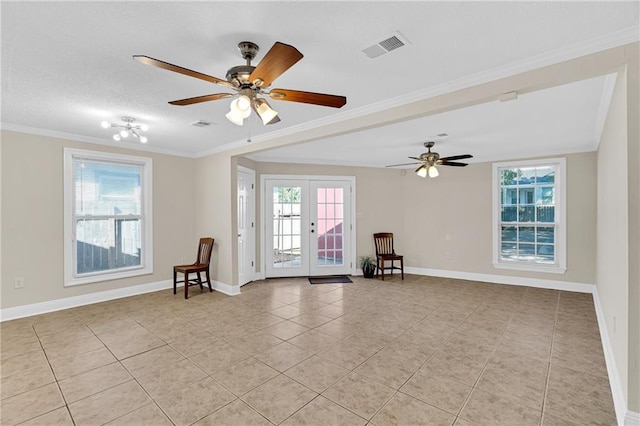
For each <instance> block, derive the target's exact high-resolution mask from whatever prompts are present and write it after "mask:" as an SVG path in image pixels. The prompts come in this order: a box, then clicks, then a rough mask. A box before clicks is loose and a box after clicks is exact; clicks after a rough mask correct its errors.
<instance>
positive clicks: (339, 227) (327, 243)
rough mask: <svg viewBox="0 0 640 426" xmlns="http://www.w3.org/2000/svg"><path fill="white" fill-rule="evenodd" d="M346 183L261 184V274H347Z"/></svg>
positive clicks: (348, 183) (292, 181) (348, 204)
mask: <svg viewBox="0 0 640 426" xmlns="http://www.w3.org/2000/svg"><path fill="white" fill-rule="evenodd" d="M351 187H352V181H351V180H320V179H266V180H265V185H264V188H265V192H264V197H265V222H264V223H265V225H266V226H265V234H266V235H265V236H266V238H265V242H264V243H265V257H264V258H265V261H266V265H265V266H266V267H265V274H266V276H267V277H293V276H307V275H311V276H318V275H341V274H349V273H350V272H351V267H352V259H351V234H352V226H351Z"/></svg>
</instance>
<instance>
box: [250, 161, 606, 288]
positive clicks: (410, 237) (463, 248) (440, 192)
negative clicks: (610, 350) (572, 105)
mask: <svg viewBox="0 0 640 426" xmlns="http://www.w3.org/2000/svg"><path fill="white" fill-rule="evenodd" d="M595 158H596V157H595V153H584V154H572V155H569V156H567V181H568V188H567V189H568V190H567V192H568V194H569V196H568V200H567V222H568V223H569V229H568V232H567V247H568V248H567V272H566V273H565V274H545V273H534V272H521V271H511V270H498V269H495V268H494V267H493V264H492V256H491V254H492V228H491V223H492V204H491V173H492V169H491V164H490V163H481V164H473V165H471V166H469V167H466V168H464V169H461V168H457V169H449V168H446V167H441V168H440V169H441V176H440V177H439V178H437V179H422V178H419V177H417V176H416V175H415V174H414V173H413V172H411V171H408V172H407V173H406V175H404V176H403V174H402V171H401V170H390V169H375V168H364V167H344V166H321V165H297V164H284V163H255V164H256V171H257V174H258V179H259V176H260V175H262V174H299V175H304V174H307V175H342V176H355V177H356V186H357V190H356V232H357V235H356V238H357V255H358V256H361V255H365V254H372V253H373V251H374V250H373V239H372V235H373V233H374V232H384V231H389V232H393V233H394V234H395V239H396V251H397V252H398V253H401V254H403V255H404V256H405V266H412V267H416V268H433V269H442V270H449V271H460V272H472V273H482V274H493V275H508V276H520V277H531V278H541V279H551V280H558V281H569V282H579V283H589V284H593V283H595V256H596V254H595V253H596V248H595V240H596V236H595V233H594V229H595V224H596V217H595V205H596V199H595V191H594V190H593V188H594V187H595V173H594V171H595ZM447 238H448V239H447Z"/></svg>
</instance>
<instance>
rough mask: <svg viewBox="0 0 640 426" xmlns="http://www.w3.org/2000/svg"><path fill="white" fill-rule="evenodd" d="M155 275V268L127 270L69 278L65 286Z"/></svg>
mask: <svg viewBox="0 0 640 426" xmlns="http://www.w3.org/2000/svg"><path fill="white" fill-rule="evenodd" d="M152 273H153V268H150V267H149V268H136V269H127V270H120V271H117V272H104V273H96V274H93V275H85V276H83V277H79V278H67V279H66V280H65V283H64V286H65V287H73V286H76V285H83V284H91V283H98V282H104V281H111V280H119V279H123V278H131V277H138V276H140V275H150V274H152Z"/></svg>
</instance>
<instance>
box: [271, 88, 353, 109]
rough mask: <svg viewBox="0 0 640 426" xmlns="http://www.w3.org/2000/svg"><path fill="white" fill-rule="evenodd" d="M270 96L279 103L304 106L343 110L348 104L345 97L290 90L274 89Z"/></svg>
mask: <svg viewBox="0 0 640 426" xmlns="http://www.w3.org/2000/svg"><path fill="white" fill-rule="evenodd" d="M269 96H271V99H275V100H277V101H289V102H302V103H304V104H313V105H322V106H328V107H332V108H342V107H343V106H344V105H345V104H346V103H347V98H345V97H344V96H338V95H327V94H324V93H313V92H301V91H299V90H288V89H273V90H271V92H269Z"/></svg>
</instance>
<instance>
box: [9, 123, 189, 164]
mask: <svg viewBox="0 0 640 426" xmlns="http://www.w3.org/2000/svg"><path fill="white" fill-rule="evenodd" d="M0 130H7V131H11V132H17V133H26V134H30V135H38V136H47V137H52V138H57V139H66V140H71V141H76V142H85V143H92V144H97V145H104V146H108V147H109V148H119V149H128V150H133V151H144V152H153V153H156V154H166V155H174V156H177V157H188V158H195V157H196V156H195V155H193V154H192V153H188V152H181V151H174V150H169V149H162V148H154V147H153V146H150V145H143V144H136V145H133V144H130V143H127V142H124V143H123V142H115V143H114V142H111V141H106V140H103V139H99V138H93V137H90V136H82V135H76V134H74V133H65V132H58V131H55V130H47V129H40V128H37V127H29V126H22V125H19V124H13V123H0Z"/></svg>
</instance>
